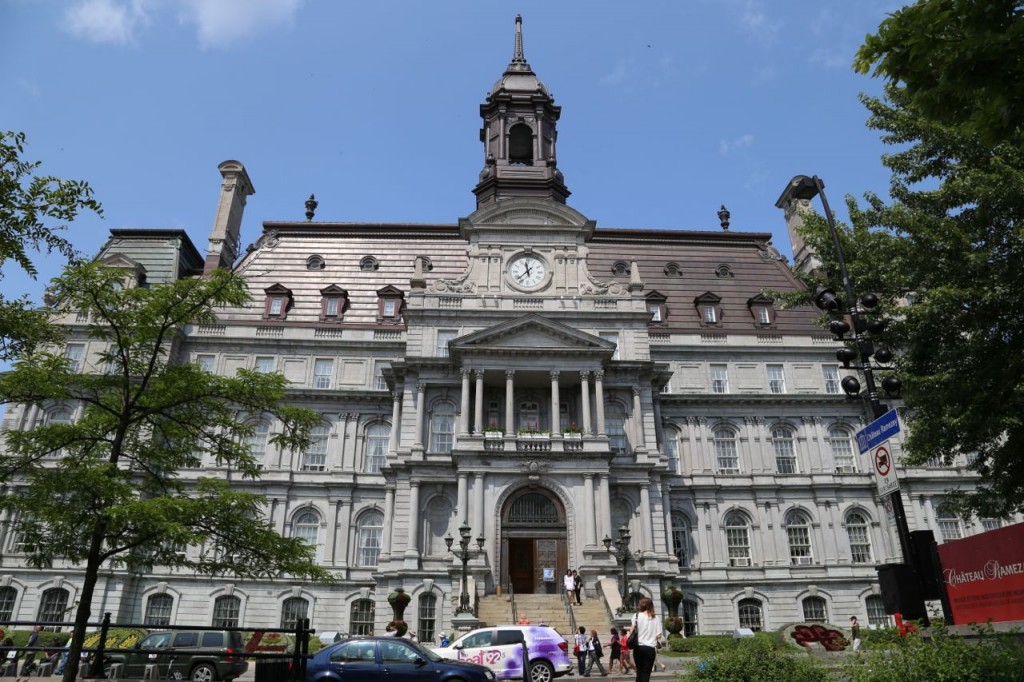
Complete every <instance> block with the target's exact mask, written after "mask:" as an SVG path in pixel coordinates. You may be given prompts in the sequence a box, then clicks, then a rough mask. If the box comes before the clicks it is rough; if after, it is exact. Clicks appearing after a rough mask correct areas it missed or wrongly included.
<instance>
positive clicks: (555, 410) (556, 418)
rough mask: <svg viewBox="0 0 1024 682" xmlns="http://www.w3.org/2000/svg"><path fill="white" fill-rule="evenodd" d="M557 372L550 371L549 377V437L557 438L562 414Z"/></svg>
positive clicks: (560, 429) (560, 428) (559, 432)
mask: <svg viewBox="0 0 1024 682" xmlns="http://www.w3.org/2000/svg"><path fill="white" fill-rule="evenodd" d="M559 374H560V372H559V371H558V370H552V371H551V372H550V373H549V375H550V376H551V435H552V436H559V435H561V433H562V412H561V409H562V408H561V404H560V403H561V400H560V399H559V397H558V375H559Z"/></svg>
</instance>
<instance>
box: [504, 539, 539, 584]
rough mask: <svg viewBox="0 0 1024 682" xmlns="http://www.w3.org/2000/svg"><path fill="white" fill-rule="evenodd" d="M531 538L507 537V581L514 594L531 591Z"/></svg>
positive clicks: (532, 553) (532, 559)
mask: <svg viewBox="0 0 1024 682" xmlns="http://www.w3.org/2000/svg"><path fill="white" fill-rule="evenodd" d="M533 546H534V543H533V539H532V538H509V539H508V581H509V582H510V583H512V589H513V590H514V591H515V593H516V594H531V593H532V592H533V563H534V552H533Z"/></svg>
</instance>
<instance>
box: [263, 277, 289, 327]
mask: <svg viewBox="0 0 1024 682" xmlns="http://www.w3.org/2000/svg"><path fill="white" fill-rule="evenodd" d="M263 293H264V294H266V298H265V299H264V301H263V317H264V319H268V320H283V319H285V318H286V317H287V316H288V309H289V308H291V307H292V301H293V299H292V290H291V289H289V288H288V287H285V286H283V285H281V284H275V285H273V286H270V287H267V288H266V289H264V290H263Z"/></svg>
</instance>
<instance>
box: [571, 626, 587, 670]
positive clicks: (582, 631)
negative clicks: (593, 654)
mask: <svg viewBox="0 0 1024 682" xmlns="http://www.w3.org/2000/svg"><path fill="white" fill-rule="evenodd" d="M573 642H574V644H573V647H572V651H573V653H574V654H576V671H577V674H579V675H585V674H586V672H587V655H588V654H587V629H586V628H585V627H583V626H582V625H581V626H580V628H579V630H578V631H577V632H576V635H575V637H574V638H573Z"/></svg>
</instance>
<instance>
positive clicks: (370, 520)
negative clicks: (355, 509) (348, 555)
mask: <svg viewBox="0 0 1024 682" xmlns="http://www.w3.org/2000/svg"><path fill="white" fill-rule="evenodd" d="M383 539H384V514H382V513H380V512H379V511H376V510H373V511H368V512H366V513H365V514H362V515H361V516H360V517H359V523H358V524H357V525H356V565H357V566H376V565H377V562H378V561H379V560H380V550H381V543H382V542H383Z"/></svg>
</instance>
